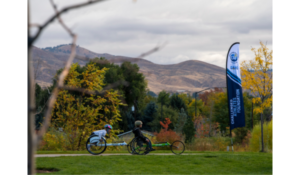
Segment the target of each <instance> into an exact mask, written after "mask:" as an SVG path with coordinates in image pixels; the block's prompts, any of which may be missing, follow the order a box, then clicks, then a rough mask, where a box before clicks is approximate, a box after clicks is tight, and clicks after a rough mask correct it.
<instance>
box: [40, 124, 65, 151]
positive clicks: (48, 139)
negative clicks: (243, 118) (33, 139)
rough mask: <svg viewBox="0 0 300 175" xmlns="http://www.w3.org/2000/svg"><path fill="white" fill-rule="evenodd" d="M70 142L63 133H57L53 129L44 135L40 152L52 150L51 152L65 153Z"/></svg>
mask: <svg viewBox="0 0 300 175" xmlns="http://www.w3.org/2000/svg"><path fill="white" fill-rule="evenodd" d="M68 145H69V142H68V141H67V139H66V135H65V134H64V133H63V132H60V131H57V130H55V129H53V128H50V130H49V131H48V132H47V133H46V134H45V135H44V137H43V140H42V143H41V145H40V146H39V150H47V151H49V150H51V151H65V150H67V146H68Z"/></svg>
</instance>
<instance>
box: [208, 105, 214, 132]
mask: <svg viewBox="0 0 300 175" xmlns="http://www.w3.org/2000/svg"><path fill="white" fill-rule="evenodd" d="M212 108H213V102H210V115H209V137H211V120H212V119H211V117H212Z"/></svg>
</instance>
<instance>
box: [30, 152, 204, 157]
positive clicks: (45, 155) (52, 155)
mask: <svg viewBox="0 0 300 175" xmlns="http://www.w3.org/2000/svg"><path fill="white" fill-rule="evenodd" d="M202 154H203V153H183V154H182V155H202ZM148 155H149V156H151V155H164V156H172V155H175V154H173V153H152V154H151V153H150V154H147V156H148ZM61 156H95V155H92V154H36V155H35V157H61ZM96 156H132V154H129V153H127V154H126V153H123V154H100V155H96Z"/></svg>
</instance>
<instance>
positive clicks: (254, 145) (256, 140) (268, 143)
mask: <svg viewBox="0 0 300 175" xmlns="http://www.w3.org/2000/svg"><path fill="white" fill-rule="evenodd" d="M263 127H264V146H265V150H266V151H272V148H273V147H272V143H273V138H272V137H273V133H272V128H273V122H272V121H271V122H268V123H267V122H265V123H264V125H263ZM251 135H252V137H251V138H250V150H251V151H260V150H261V123H258V124H257V125H255V126H254V128H253V131H252V133H251Z"/></svg>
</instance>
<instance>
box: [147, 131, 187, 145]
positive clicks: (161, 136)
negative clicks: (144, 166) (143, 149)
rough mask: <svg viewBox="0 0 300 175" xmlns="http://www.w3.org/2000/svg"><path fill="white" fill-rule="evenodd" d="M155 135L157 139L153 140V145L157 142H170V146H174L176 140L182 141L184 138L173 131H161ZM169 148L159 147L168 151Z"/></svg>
mask: <svg viewBox="0 0 300 175" xmlns="http://www.w3.org/2000/svg"><path fill="white" fill-rule="evenodd" d="M154 134H155V136H156V137H155V138H153V139H152V140H151V142H152V144H153V143H155V142H156V141H157V142H169V143H170V144H172V143H173V142H174V141H175V140H182V138H181V137H180V135H178V134H177V133H176V132H174V131H172V130H168V131H165V130H163V129H162V130H160V132H159V133H154ZM168 148H169V147H158V149H168Z"/></svg>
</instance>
